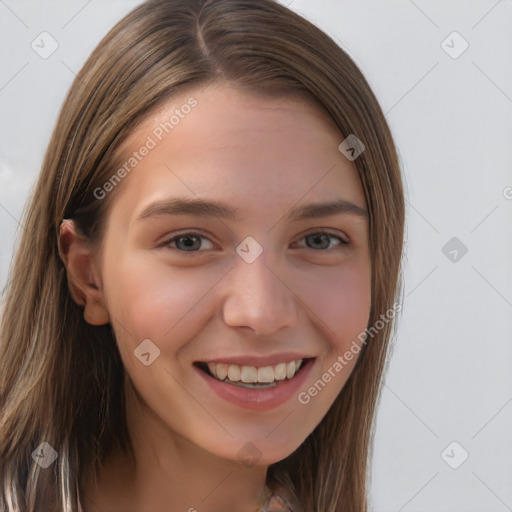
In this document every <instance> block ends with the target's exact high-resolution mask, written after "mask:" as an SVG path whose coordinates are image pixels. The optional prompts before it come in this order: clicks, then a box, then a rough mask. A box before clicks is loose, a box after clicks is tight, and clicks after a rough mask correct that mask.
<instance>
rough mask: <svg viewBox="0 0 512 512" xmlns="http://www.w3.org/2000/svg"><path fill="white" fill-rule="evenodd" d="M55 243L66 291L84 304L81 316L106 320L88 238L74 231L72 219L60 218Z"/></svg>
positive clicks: (95, 322)
mask: <svg viewBox="0 0 512 512" xmlns="http://www.w3.org/2000/svg"><path fill="white" fill-rule="evenodd" d="M58 245H59V255H60V258H61V260H62V262H63V263H64V266H65V267H66V273H67V278H68V287H69V292H70V294H71V297H72V299H73V300H74V301H75V302H76V303H77V304H78V305H79V306H84V320H85V321H86V322H87V323H89V324H91V325H105V324H108V323H109V321H110V316H109V314H108V311H107V309H106V307H105V303H104V297H103V292H102V287H101V280H100V273H99V271H98V269H97V268H96V261H95V258H94V252H93V249H92V247H91V244H90V242H89V241H88V240H87V239H86V238H85V237H83V236H82V235H81V234H79V233H78V232H77V229H76V226H75V223H74V221H72V220H68V219H65V220H64V221H62V224H61V226H60V232H59V242H58Z"/></svg>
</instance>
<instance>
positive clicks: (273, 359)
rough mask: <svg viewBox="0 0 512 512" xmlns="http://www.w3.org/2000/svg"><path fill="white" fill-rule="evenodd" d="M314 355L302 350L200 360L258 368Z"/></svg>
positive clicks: (309, 357) (310, 357)
mask: <svg viewBox="0 0 512 512" xmlns="http://www.w3.org/2000/svg"><path fill="white" fill-rule="evenodd" d="M314 357H315V356H312V355H310V354H304V353H300V352H282V353H280V354H271V355H268V356H263V357H262V356H261V355H259V356H256V355H243V356H242V355H240V356H225V357H222V356H219V357H212V358H211V359H207V360H203V361H198V362H201V363H225V364H236V365H238V366H255V367H257V368H261V367H263V366H274V365H276V364H279V363H287V362H289V361H297V360H298V359H312V358H314Z"/></svg>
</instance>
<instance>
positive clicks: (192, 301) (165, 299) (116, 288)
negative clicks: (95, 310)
mask: <svg viewBox="0 0 512 512" xmlns="http://www.w3.org/2000/svg"><path fill="white" fill-rule="evenodd" d="M105 275H106V276H107V278H106V279H105V282H104V286H105V296H106V301H107V307H108V310H109V312H110V314H111V317H112V318H113V323H114V326H115V331H116V337H117V339H118V342H119V345H120V350H121V351H123V350H129V349H131V352H133V349H134V348H135V347H136V346H138V344H140V343H141V342H142V340H144V339H147V338H149V339H151V340H152V341H153V342H154V343H155V344H156V345H157V346H158V347H159V348H160V350H161V351H164V350H165V349H166V347H167V350H168V349H169V348H168V341H167V343H164V340H169V339H172V340H173V341H175V343H174V342H173V344H172V347H171V349H172V350H173V351H177V350H178V349H179V348H180V345H179V344H180V340H181V339H187V336H191V335H193V331H194V329H197V326H198V325H200V322H199V321H197V320H198V319H197V315H198V314H201V313H202V312H203V308H201V305H203V304H204V303H205V297H206V296H207V294H208V292H209V291H210V290H211V289H212V288H213V287H214V286H215V283H216V282H217V281H218V280H219V277H220V276H222V269H218V271H217V270H215V269H209V271H208V272H206V271H205V272H200V271H199V272H198V271H197V269H195V270H194V269H176V268H171V266H170V265H165V264H162V263H161V262H155V261H154V260H152V261H149V260H145V259H143V258H142V259H136V258H129V257H124V258H118V259H116V260H115V264H112V265H108V264H106V265H105ZM191 318H193V319H195V321H193V322H191V321H190V319H191ZM188 331H190V332H188Z"/></svg>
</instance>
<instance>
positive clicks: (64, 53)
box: [0, 0, 512, 512]
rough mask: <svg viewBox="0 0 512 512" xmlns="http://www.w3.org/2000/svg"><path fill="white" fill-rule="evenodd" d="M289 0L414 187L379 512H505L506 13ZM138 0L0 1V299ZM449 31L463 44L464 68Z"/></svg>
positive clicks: (402, 3) (510, 401)
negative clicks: (37, 206) (68, 126)
mask: <svg viewBox="0 0 512 512" xmlns="http://www.w3.org/2000/svg"><path fill="white" fill-rule="evenodd" d="M285 2H286V3H289V5H290V7H291V8H292V9H294V10H296V11H298V12H299V13H301V14H303V15H305V16H306V17H307V18H309V19H310V20H311V21H313V22H315V23H316V24H318V25H319V26H320V27H321V28H323V29H324V30H325V31H327V32H328V33H329V34H330V35H331V36H333V37H334V38H335V39H336V40H337V41H338V42H339V43H340V44H341V45H342V46H343V47H344V48H345V49H346V50H347V51H348V53H349V54H350V55H351V56H352V57H353V58H354V59H355V60H356V62H357V63H358V64H359V66H360V67H361V69H362V70H363V72H364V73H365V75H366V77H367V78H368V80H369V82H370V84H371V86H372V87H373V89H374V91H375V93H376V95H377V97H378V99H379V101H380V103H381V105H382V107H383V109H384V111H385V112H386V115H387V118H388V121H389V123H390V125H391V128H392V131H393V134H394V136H395V139H396V142H397V145H398V147H399V152H400V157H401V162H402V166H403V170H404V175H405V179H406V186H407V204H408V225H407V243H406V266H405V306H404V311H403V315H402V318H401V323H400V327H399V330H398V336H397V340H396V344H395V350H394V355H393V359H392V362H391V364H390V367H389V371H388V373H387V375H386V378H385V386H384V391H383V397H382V402H381V405H380V408H379V415H378V431H377V436H376V440H375V456H374V459H373V463H372V465H373V481H372V487H371V493H372V505H373V509H374V510H375V512H401V511H404V512H413V511H415V512H433V511H436V512H447V511H450V512H482V511H485V512H505V511H507V510H510V511H512V485H511V484H512V440H511V432H512V377H511V367H512V336H511V333H512V271H511V268H512V236H511V233H512V232H511V228H512V225H511V224H512V222H511V219H512V172H511V169H512V165H511V164H512V151H511V140H512V64H511V62H512V58H511V57H512V55H511V53H512V52H511V49H512V35H511V33H512V31H511V30H510V28H511V27H512V1H510V0H501V1H495V0H491V1H487V0H485V1H484V0H481V1H477V0H473V1H449V2H447V1H442V0H437V1H426V0H423V1H420V0H416V1H415V2H413V1H412V0H397V1H388V2H382V1H379V0H372V1H368V0H366V1H357V2H356V1H352V2H351V1H348V0H343V1H334V0H315V1H311V0H309V1H308V0H293V1H292V2H291V3H290V2H289V0H285ZM138 3H139V2H135V1H113V0H110V1H106V0H90V1H89V2H87V1H86V0H80V1H78V0H72V1H70V0H67V1H63V0H62V1H45V2H36V1H15V0H0V44H1V48H2V53H1V56H0V59H1V60H0V116H1V120H2V122H1V126H0V239H1V246H0V247H1V249H0V286H1V287H2V288H3V286H4V284H5V281H6V278H7V275H8V269H9V264H10V260H11V257H12V249H13V246H14V244H15V241H16V236H17V234H18V233H19V231H20V229H21V228H20V226H19V223H18V221H19V219H20V216H21V212H22V208H23V205H24V202H25V200H26V198H27V196H28V193H29V190H30V188H31V186H32V185H33V184H34V181H35V179H36V176H37V174H38V172H39V168H40V165H41V161H42V157H43V153H44V150H45V148H46V145H47V143H48V140H49V137H50V133H51V131H52V129H53V126H54V123H55V120H56V117H57V113H58V109H59V108H60V105H61V104H62V101H63V99H64V96H65V94H66V92H67V90H68V88H69V86H70V85H71V82H72V80H73V77H74V74H75V73H77V72H78V70H79V69H80V67H81V66H82V64H83V63H84V61H85V59H86V57H87V56H88V55H89V53H90V52H91V51H92V49H93V48H94V47H95V46H96V44H97V43H98V42H99V40H100V39H101V37H103V35H105V34H106V32H107V31H108V30H109V29H110V28H111V27H112V26H113V25H114V23H115V22H117V21H118V20H119V19H120V18H121V17H122V16H123V15H124V14H125V13H126V12H128V11H129V10H130V9H131V8H133V7H134V6H135V5H137V4H138ZM43 31H47V32H49V33H50V34H51V35H52V37H53V38H55V40H56V41H57V42H58V44H59V47H58V49H57V50H56V51H55V52H54V53H53V54H52V55H51V56H50V57H49V58H47V59H43V58H41V57H40V56H39V55H38V54H37V53H36V52H35V51H34V50H33V49H32V48H31V43H32V41H33V40H34V39H36V38H37V37H38V36H39V34H40V33H41V32H43ZM454 31H456V32H458V33H459V34H460V36H461V37H462V38H463V40H465V41H467V43H468V44H469V47H468V48H467V50H466V51H465V52H464V53H462V54H461V55H460V56H458V57H457V58H453V56H455V55H456V54H457V53H458V52H460V50H461V49H463V47H464V41H463V40H462V39H461V38H460V37H459V36H457V35H450V34H452V32H454ZM448 36H449V37H448ZM443 41H445V43H443V44H442V42H443ZM445 50H447V51H448V52H449V53H451V54H452V56H450V55H449V53H447V51H445ZM452 237H457V238H458V240H459V241H458V242H457V241H456V242H455V243H456V244H458V246H457V245H455V246H453V247H451V246H448V248H447V249H445V252H446V254H447V255H445V254H444V253H443V251H442V248H443V247H444V246H445V244H446V243H447V242H448V241H449V240H450V239H452ZM461 244H464V245H465V246H466V247H467V249H468V252H467V253H466V254H465V255H463V256H462V257H461V255H462V252H461V250H460V249H461V247H462V246H461ZM454 250H455V251H456V252H453V251H454ZM450 251H451V253H450ZM450 258H451V259H456V261H451V259H450ZM453 441H456V442H457V443H458V444H456V445H451V446H450V447H449V448H448V449H447V450H445V448H446V447H447V446H448V445H450V443H452V442H453ZM465 452H467V453H468V454H469V457H468V458H467V460H466V461H465V462H464V463H462V464H461V465H460V466H459V467H458V468H457V469H453V468H452V467H450V466H449V465H448V463H447V462H450V463H451V464H452V466H455V465H457V464H459V463H460V461H461V460H462V457H463V455H464V454H465ZM442 454H444V455H442Z"/></svg>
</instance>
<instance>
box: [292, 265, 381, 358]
mask: <svg viewBox="0 0 512 512" xmlns="http://www.w3.org/2000/svg"><path fill="white" fill-rule="evenodd" d="M302 282H303V286H302V287H301V288H302V290H301V296H302V297H304V302H305V304H306V305H307V306H308V309H309V310H310V312H311V315H312V318H313V321H314V319H315V317H316V319H317V320H316V324H317V325H318V326H320V328H323V330H324V334H325V337H326V338H327V339H328V340H329V342H330V344H331V348H332V349H336V350H337V351H338V352H341V351H343V350H344V349H345V347H346V346H347V345H350V344H351V342H352V340H353V339H355V338H356V337H357V335H358V334H359V333H360V332H361V331H364V329H365V328H366V325H367V322H368V318H369V314H370V308H371V272H370V265H369V264H368V263H366V262H365V261H359V262H357V261H354V262H353V264H347V265H344V266H341V267H339V268H337V269H335V270H334V269H333V268H328V267H327V268H324V269H322V270H321V272H318V273H316V274H315V275H314V276H309V277H306V278H305V280H302Z"/></svg>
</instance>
